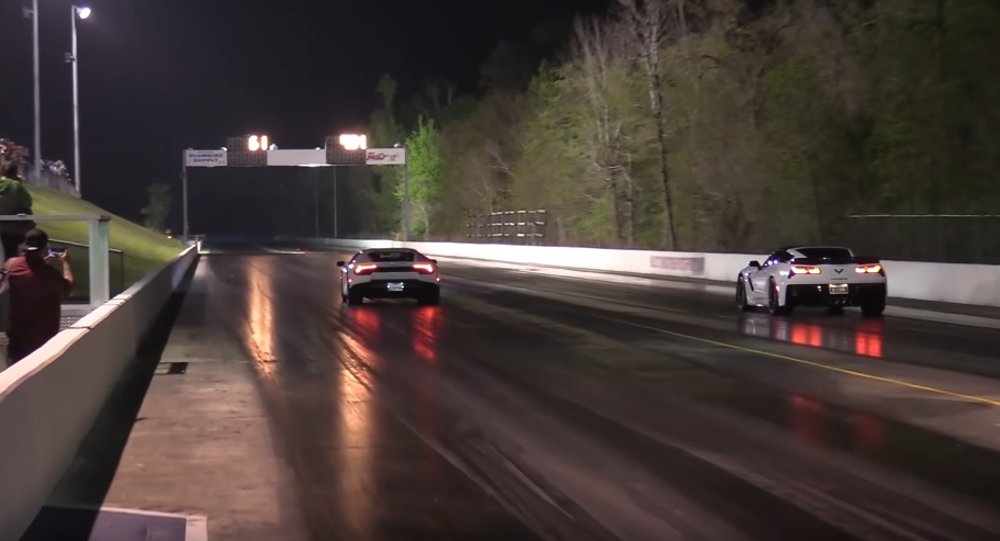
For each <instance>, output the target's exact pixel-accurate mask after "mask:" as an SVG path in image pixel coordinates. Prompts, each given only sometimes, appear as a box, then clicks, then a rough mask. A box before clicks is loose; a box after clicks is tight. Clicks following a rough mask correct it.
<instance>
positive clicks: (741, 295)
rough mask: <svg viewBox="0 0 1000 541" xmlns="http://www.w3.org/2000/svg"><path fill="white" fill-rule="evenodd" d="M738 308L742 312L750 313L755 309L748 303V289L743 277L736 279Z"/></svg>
mask: <svg viewBox="0 0 1000 541" xmlns="http://www.w3.org/2000/svg"><path fill="white" fill-rule="evenodd" d="M736 308H738V309H739V310H740V311H741V312H749V311H750V310H751V309H752V308H753V307H752V306H750V303H748V302H747V288H746V286H745V285H743V277H742V276H739V277H737V278H736Z"/></svg>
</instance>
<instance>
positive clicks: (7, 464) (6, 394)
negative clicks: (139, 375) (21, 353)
mask: <svg viewBox="0 0 1000 541" xmlns="http://www.w3.org/2000/svg"><path fill="white" fill-rule="evenodd" d="M197 257H198V253H197V251H196V250H195V249H194V248H189V249H187V250H186V251H185V252H184V253H183V254H181V256H180V257H178V258H177V259H176V260H174V261H173V262H171V263H170V264H168V265H165V266H164V267H162V268H160V269H159V270H157V271H156V272H153V273H151V274H150V275H149V276H147V277H146V278H145V279H143V280H142V281H141V282H139V283H137V284H135V285H134V286H132V287H131V288H129V289H128V290H127V291H125V292H124V293H122V294H121V295H118V296H117V297H115V298H113V299H111V300H110V301H108V302H107V303H106V304H104V305H102V306H99V307H98V308H96V309H95V310H94V311H93V312H91V313H90V314H88V315H87V316H85V317H84V318H83V319H81V320H80V321H78V322H77V323H76V324H75V325H73V326H72V327H70V328H69V329H66V330H64V331H62V332H61V333H59V334H58V335H56V336H55V337H54V338H53V339H52V340H50V341H49V342H48V343H47V344H45V345H44V346H43V347H42V348H40V349H39V350H38V351H35V352H34V353H32V354H31V355H29V356H28V357H26V358H25V359H24V360H22V361H21V362H19V363H17V364H15V365H13V366H11V367H10V368H8V369H7V370H5V371H3V372H0V540H2V541H6V540H8V539H9V540H16V539H19V538H20V536H21V534H22V533H23V532H24V531H25V529H27V527H28V526H29V525H30V524H31V521H32V520H33V519H34V517H35V514H36V513H37V512H38V510H39V509H41V507H42V506H43V505H44V503H45V501H46V500H47V498H48V497H49V494H50V493H51V492H52V489H53V488H54V487H55V485H56V483H58V481H59V479H60V478H61V477H62V475H63V473H64V472H65V470H66V468H67V467H68V466H69V464H70V463H71V462H72V460H73V458H74V456H75V455H76V452H77V449H78V448H79V446H80V444H81V442H82V441H83V438H84V437H85V436H86V434H87V432H88V431H89V430H90V428H91V426H92V425H93V424H94V421H95V420H96V418H97V415H98V414H99V412H100V410H101V408H102V407H103V405H104V403H105V401H106V400H107V398H108V396H109V395H110V393H111V391H112V389H113V388H114V386H115V384H116V383H117V382H118V381H119V379H120V378H121V376H122V374H123V373H124V371H125V369H126V367H127V365H128V364H129V363H130V362H132V360H133V359H134V358H135V354H136V351H137V350H138V348H139V345H140V344H141V342H142V340H143V338H144V337H145V336H146V335H147V334H148V332H149V331H150V329H151V328H152V325H153V323H154V322H155V321H156V318H157V317H158V316H159V315H160V313H161V312H162V310H163V307H164V306H165V305H166V303H167V301H168V300H169V299H170V296H171V295H172V294H173V293H174V292H175V291H176V290H177V288H178V286H179V285H180V284H181V282H182V281H183V279H184V277H185V275H186V274H187V273H188V271H189V270H190V269H191V267H192V265H193V264H194V263H195V261H196V260H197Z"/></svg>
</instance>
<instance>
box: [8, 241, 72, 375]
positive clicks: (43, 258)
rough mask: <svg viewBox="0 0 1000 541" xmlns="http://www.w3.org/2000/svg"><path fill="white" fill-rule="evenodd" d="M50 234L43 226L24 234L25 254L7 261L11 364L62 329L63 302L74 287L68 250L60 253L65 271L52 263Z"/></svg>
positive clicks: (23, 249)
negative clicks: (60, 325)
mask: <svg viewBox="0 0 1000 541" xmlns="http://www.w3.org/2000/svg"><path fill="white" fill-rule="evenodd" d="M48 248H49V236H48V235H47V234H46V233H45V232H44V231H42V230H41V229H32V230H31V231H28V232H27V233H26V234H25V235H24V244H23V245H22V247H21V255H19V256H17V257H14V258H11V259H8V260H7V262H6V263H5V264H4V270H6V271H7V278H8V280H10V319H11V321H10V332H9V333H8V334H9V336H10V348H9V357H10V361H11V363H15V362H17V361H19V360H21V359H23V358H24V357H26V356H27V355H28V354H29V353H31V352H32V351H35V350H36V349H38V348H39V347H41V345H42V344H44V343H45V342H48V341H49V339H50V338H52V337H53V336H55V335H56V333H58V332H59V318H60V312H61V306H62V301H63V299H65V298H66V297H68V296H69V294H70V291H71V290H72V289H73V272H72V271H71V270H70V266H69V257H68V255H67V253H66V252H63V253H62V254H61V255H60V256H58V258H57V259H58V261H59V262H60V264H61V265H62V272H59V271H57V270H56V269H54V268H52V267H51V266H49V264H48V261H49V260H51V259H53V258H54V257H55V256H50V255H49V249H48Z"/></svg>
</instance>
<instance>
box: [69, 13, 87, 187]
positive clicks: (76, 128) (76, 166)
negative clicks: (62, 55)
mask: <svg viewBox="0 0 1000 541" xmlns="http://www.w3.org/2000/svg"><path fill="white" fill-rule="evenodd" d="M90 14H91V9H90V8H89V7H79V6H75V5H74V6H71V10H70V21H71V23H72V28H73V39H72V47H73V49H72V52H70V53H69V54H67V55H66V61H67V62H69V63H70V64H72V65H73V178H74V179H75V180H76V191H77V192H79V193H80V195H81V196H82V195H83V180H82V179H81V178H80V82H79V76H78V73H77V72H78V65H79V62H78V60H79V57H78V56H77V52H76V18H77V17H79V18H80V19H81V20H85V19H87V18H88V17H90Z"/></svg>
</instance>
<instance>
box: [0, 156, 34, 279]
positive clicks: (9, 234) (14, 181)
mask: <svg viewBox="0 0 1000 541" xmlns="http://www.w3.org/2000/svg"><path fill="white" fill-rule="evenodd" d="M14 214H31V194H30V193H28V189H27V188H25V187H24V184H22V183H21V177H20V176H18V174H17V163H15V162H13V161H8V162H4V163H2V164H0V216H11V215H14ZM33 227H35V224H34V222H32V221H29V220H25V221H21V222H0V242H2V243H3V252H4V259H5V260H6V259H7V258H10V257H14V256H15V255H16V254H17V250H18V246H20V244H21V241H22V240H24V234H25V233H26V232H27V231H28V230H29V229H31V228H33Z"/></svg>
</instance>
